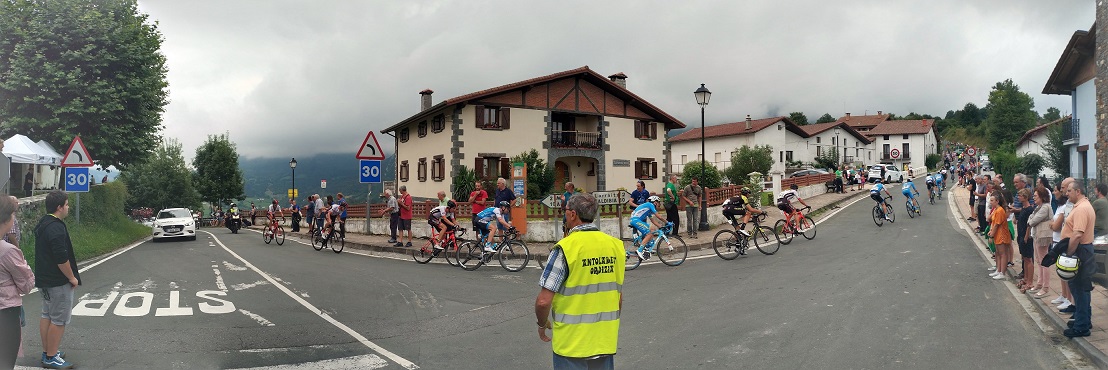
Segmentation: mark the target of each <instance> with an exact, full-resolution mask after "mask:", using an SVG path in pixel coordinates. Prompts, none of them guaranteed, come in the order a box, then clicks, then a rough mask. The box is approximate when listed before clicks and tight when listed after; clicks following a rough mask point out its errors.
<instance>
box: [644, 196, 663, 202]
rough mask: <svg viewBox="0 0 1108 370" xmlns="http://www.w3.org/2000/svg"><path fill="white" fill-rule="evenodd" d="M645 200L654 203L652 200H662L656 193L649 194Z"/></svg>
mask: <svg viewBox="0 0 1108 370" xmlns="http://www.w3.org/2000/svg"><path fill="white" fill-rule="evenodd" d="M646 201H648V202H651V203H654V202H661V201H662V198H658V196H657V195H651V196H650V198H647V199H646Z"/></svg>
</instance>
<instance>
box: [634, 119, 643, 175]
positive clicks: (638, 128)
mask: <svg viewBox="0 0 1108 370" xmlns="http://www.w3.org/2000/svg"><path fill="white" fill-rule="evenodd" d="M639 122H640V121H635V138H636V139H638V138H640V137H642V128H641V125H640V124H639ZM635 177H638V176H635Z"/></svg>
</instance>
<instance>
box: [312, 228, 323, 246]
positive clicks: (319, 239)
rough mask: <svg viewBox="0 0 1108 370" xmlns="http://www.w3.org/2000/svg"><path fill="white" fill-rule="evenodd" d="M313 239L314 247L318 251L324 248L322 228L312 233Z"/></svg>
mask: <svg viewBox="0 0 1108 370" xmlns="http://www.w3.org/2000/svg"><path fill="white" fill-rule="evenodd" d="M311 239H312V248H315V250H317V251H321V250H323V235H322V234H320V230H316V232H315V233H313V234H312V237H311Z"/></svg>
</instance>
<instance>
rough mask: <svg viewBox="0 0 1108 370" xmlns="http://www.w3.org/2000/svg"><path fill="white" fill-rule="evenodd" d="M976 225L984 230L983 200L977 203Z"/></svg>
mask: <svg viewBox="0 0 1108 370" xmlns="http://www.w3.org/2000/svg"><path fill="white" fill-rule="evenodd" d="M977 227H979V228H981V230H985V204H984V202H980V204H978V205H977Z"/></svg>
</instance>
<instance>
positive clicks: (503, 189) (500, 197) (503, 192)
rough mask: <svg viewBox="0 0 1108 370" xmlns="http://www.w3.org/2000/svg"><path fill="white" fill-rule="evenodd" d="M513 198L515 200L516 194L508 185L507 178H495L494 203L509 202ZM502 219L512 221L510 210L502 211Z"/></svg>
mask: <svg viewBox="0 0 1108 370" xmlns="http://www.w3.org/2000/svg"><path fill="white" fill-rule="evenodd" d="M513 200H516V194H515V192H513V191H512V189H511V188H509V187H508V180H505V179H504V178H503V177H501V178H498V179H496V204H500V202H508V203H511V202H512V201H513ZM504 221H508V223H509V224H511V223H512V212H511V211H508V212H505V213H504Z"/></svg>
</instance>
